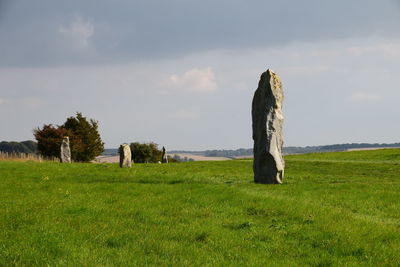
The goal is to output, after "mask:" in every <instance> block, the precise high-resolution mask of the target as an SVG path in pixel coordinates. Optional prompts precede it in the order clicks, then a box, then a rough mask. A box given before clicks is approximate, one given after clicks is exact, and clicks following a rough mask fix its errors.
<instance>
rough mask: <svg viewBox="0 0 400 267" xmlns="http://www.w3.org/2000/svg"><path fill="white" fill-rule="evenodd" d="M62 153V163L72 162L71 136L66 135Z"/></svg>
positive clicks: (62, 144)
mask: <svg viewBox="0 0 400 267" xmlns="http://www.w3.org/2000/svg"><path fill="white" fill-rule="evenodd" d="M60 151H61V153H60V154H61V155H60V161H61V162H62V163H71V149H70V147H69V137H68V136H64V137H63V140H62V142H61V148H60Z"/></svg>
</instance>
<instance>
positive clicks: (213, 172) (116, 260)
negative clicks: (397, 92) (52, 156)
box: [0, 149, 400, 266]
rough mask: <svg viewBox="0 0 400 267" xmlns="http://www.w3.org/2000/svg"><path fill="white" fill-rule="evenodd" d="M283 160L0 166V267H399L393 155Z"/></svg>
mask: <svg viewBox="0 0 400 267" xmlns="http://www.w3.org/2000/svg"><path fill="white" fill-rule="evenodd" d="M285 160H286V170H285V180H284V184H282V185H262V184H254V183H253V176H252V161H251V160H231V161H210V162H187V163H171V164H135V165H134V166H133V167H132V168H131V169H120V168H119V167H118V165H117V164H79V163H73V164H60V163H55V162H42V163H39V162H12V161H0V266H46V265H48V266H82V265H83V266H154V265H160V266H338V265H341V266H360V265H361V266H378V265H379V266H399V265H400V149H385V150H374V151H354V152H340V153H324V154H305V155H291V156H286V157H285Z"/></svg>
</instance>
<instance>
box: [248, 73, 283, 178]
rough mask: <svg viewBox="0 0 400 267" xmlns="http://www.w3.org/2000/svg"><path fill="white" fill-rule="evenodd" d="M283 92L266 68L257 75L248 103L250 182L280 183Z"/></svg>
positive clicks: (276, 76)
mask: <svg viewBox="0 0 400 267" xmlns="http://www.w3.org/2000/svg"><path fill="white" fill-rule="evenodd" d="M282 103H283V89H282V83H281V80H280V78H279V77H278V75H277V74H276V73H275V72H273V71H272V70H270V69H268V70H267V71H266V72H264V73H263V74H262V75H261V79H260V82H259V84H258V88H257V90H256V92H255V94H254V98H253V103H252V111H251V113H252V118H253V140H254V163H253V170H254V181H255V182H256V183H264V184H281V183H282V181H283V174H284V167H285V162H284V160H283V157H282V146H283V133H282V128H283V113H282Z"/></svg>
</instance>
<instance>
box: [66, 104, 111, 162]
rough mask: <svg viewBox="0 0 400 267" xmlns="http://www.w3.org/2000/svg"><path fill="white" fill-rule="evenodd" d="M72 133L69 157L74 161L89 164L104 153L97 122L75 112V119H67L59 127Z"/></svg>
mask: <svg viewBox="0 0 400 267" xmlns="http://www.w3.org/2000/svg"><path fill="white" fill-rule="evenodd" d="M61 128H64V129H66V130H68V131H70V132H71V133H72V139H71V138H70V143H74V146H73V148H71V157H72V159H73V160H74V161H80V162H89V161H91V160H93V159H95V158H96V157H97V156H99V155H101V153H102V152H103V151H104V143H103V141H102V140H101V137H100V133H99V131H98V122H97V121H95V120H93V119H90V120H89V121H88V120H87V119H86V117H84V116H82V113H80V112H77V113H76V117H69V118H67V121H66V122H65V123H64V124H63V125H62V126H61Z"/></svg>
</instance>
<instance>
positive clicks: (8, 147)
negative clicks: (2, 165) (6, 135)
mask: <svg viewBox="0 0 400 267" xmlns="http://www.w3.org/2000/svg"><path fill="white" fill-rule="evenodd" d="M0 151H2V152H8V153H13V152H16V153H37V152H38V148H37V143H36V142H35V141H31V140H28V141H23V142H6V141H3V142H0Z"/></svg>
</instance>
